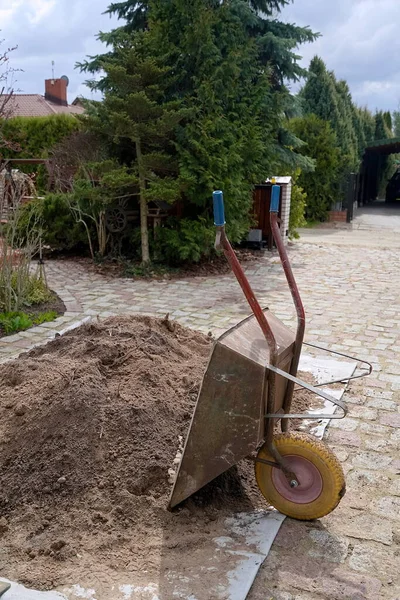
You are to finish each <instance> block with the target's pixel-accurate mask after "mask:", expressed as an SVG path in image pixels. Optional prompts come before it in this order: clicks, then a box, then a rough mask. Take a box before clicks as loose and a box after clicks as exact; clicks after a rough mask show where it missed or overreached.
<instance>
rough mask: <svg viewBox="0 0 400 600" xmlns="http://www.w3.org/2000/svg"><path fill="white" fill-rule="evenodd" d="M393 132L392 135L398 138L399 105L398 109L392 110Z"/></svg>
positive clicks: (399, 134) (399, 132) (399, 133)
mask: <svg viewBox="0 0 400 600" xmlns="http://www.w3.org/2000/svg"><path fill="white" fill-rule="evenodd" d="M392 121H393V133H394V136H395V137H397V138H400V106H399V110H395V111H393V118H392Z"/></svg>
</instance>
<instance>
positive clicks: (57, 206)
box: [18, 194, 88, 251]
mask: <svg viewBox="0 0 400 600" xmlns="http://www.w3.org/2000/svg"><path fill="white" fill-rule="evenodd" d="M34 215H36V216H37V218H38V219H39V221H40V226H41V230H42V239H43V243H44V244H45V245H48V246H50V247H51V249H52V250H59V251H66V250H72V249H75V248H81V249H83V248H84V249H85V250H86V248H87V245H88V243H87V236H86V233H85V228H84V226H83V225H82V223H77V222H76V219H75V218H74V216H73V214H72V212H71V210H70V208H69V204H68V197H67V195H66V194H47V195H46V196H45V197H44V198H37V199H36V200H32V202H29V203H28V204H26V205H25V206H23V207H22V208H21V214H20V217H19V222H18V231H19V235H20V237H23V232H24V231H25V230H26V226H27V223H29V221H30V220H32V218H33V216H34Z"/></svg>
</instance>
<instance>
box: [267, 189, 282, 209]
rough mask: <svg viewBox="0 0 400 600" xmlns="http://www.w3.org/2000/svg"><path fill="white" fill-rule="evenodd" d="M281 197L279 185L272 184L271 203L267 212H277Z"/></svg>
mask: <svg viewBox="0 0 400 600" xmlns="http://www.w3.org/2000/svg"><path fill="white" fill-rule="evenodd" d="M280 197H281V187H280V186H279V185H273V186H272V192H271V205H270V209H269V212H272V213H277V212H279V200H280Z"/></svg>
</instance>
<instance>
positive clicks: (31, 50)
mask: <svg viewBox="0 0 400 600" xmlns="http://www.w3.org/2000/svg"><path fill="white" fill-rule="evenodd" d="M10 4H11V8H10ZM109 4H110V2H109V0H11V1H10V0H0V28H1V32H0V38H3V39H4V40H5V42H4V46H5V45H7V46H15V45H17V46H18V49H17V50H15V51H14V52H13V53H12V54H11V55H10V64H11V66H12V67H14V68H15V69H22V70H23V71H22V72H19V73H17V74H16V76H15V79H16V80H17V83H16V87H17V88H18V90H19V91H20V92H21V93H44V80H45V79H49V78H50V77H51V76H52V64H51V63H52V61H53V60H54V62H55V67H54V70H55V76H56V77H60V76H61V75H68V77H69V80H70V84H69V88H68V98H69V101H70V102H72V100H74V98H75V97H76V96H77V95H79V94H81V95H85V96H87V97H88V96H90V95H91V93H90V91H89V90H88V89H87V88H86V87H85V86H84V81H85V80H86V79H87V75H86V74H84V73H83V74H82V73H80V72H79V71H78V70H77V69H75V68H74V67H75V63H76V62H77V61H82V60H83V59H84V58H85V57H86V56H87V55H93V54H97V53H99V52H102V51H104V46H103V45H102V44H101V43H100V42H99V41H98V40H97V39H96V36H97V34H98V32H99V31H100V30H104V31H108V30H110V29H112V28H113V27H114V26H115V24H116V22H117V21H116V19H110V17H109V16H108V15H104V14H102V13H104V11H105V10H106V9H107V7H108V5H109Z"/></svg>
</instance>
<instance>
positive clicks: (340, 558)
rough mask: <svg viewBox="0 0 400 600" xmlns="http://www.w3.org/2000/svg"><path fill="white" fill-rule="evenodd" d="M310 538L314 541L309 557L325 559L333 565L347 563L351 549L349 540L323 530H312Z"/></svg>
mask: <svg viewBox="0 0 400 600" xmlns="http://www.w3.org/2000/svg"><path fill="white" fill-rule="evenodd" d="M309 536H310V538H311V540H312V541H313V546H312V548H311V549H310V550H309V551H308V555H309V556H313V557H316V558H324V560H328V561H329V562H333V563H342V562H344V561H345V559H346V556H347V551H348V548H349V541H348V539H346V538H339V537H337V536H336V535H333V534H331V533H329V531H324V530H322V529H311V531H310V532H309Z"/></svg>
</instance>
